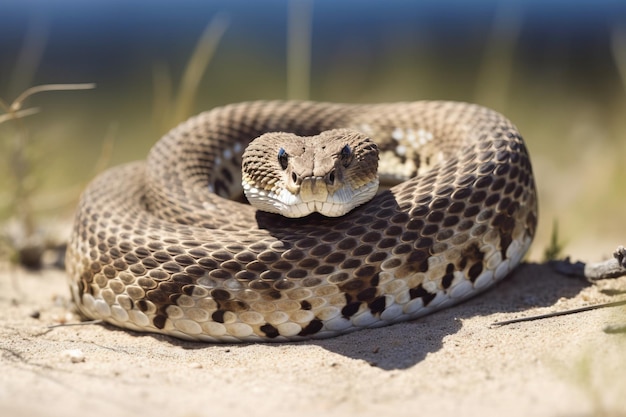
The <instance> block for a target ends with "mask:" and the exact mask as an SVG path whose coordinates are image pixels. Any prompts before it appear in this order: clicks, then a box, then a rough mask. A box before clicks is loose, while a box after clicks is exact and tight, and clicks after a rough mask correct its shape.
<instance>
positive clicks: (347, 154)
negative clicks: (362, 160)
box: [339, 145, 352, 168]
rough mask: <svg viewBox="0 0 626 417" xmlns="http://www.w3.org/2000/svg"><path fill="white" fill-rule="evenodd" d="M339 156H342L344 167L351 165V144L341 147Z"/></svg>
mask: <svg viewBox="0 0 626 417" xmlns="http://www.w3.org/2000/svg"><path fill="white" fill-rule="evenodd" d="M339 158H341V163H342V164H343V166H344V167H346V168H347V167H348V165H350V161H351V160H352V149H350V146H349V145H346V146H344V147H343V148H341V152H340V153H339Z"/></svg>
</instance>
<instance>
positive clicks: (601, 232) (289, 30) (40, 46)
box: [0, 0, 626, 261]
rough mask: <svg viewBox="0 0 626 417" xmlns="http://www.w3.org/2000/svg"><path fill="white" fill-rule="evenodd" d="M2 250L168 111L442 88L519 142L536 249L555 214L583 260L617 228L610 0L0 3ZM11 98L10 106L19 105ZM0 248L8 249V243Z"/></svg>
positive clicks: (625, 111)
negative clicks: (531, 173) (532, 184)
mask: <svg viewBox="0 0 626 417" xmlns="http://www.w3.org/2000/svg"><path fill="white" fill-rule="evenodd" d="M47 83H54V84H57V83H95V84H96V88H95V89H90V90H78V91H51V92H41V93H37V94H34V95H32V96H30V97H28V98H26V99H25V100H24V101H23V102H22V100H21V99H20V100H19V101H20V104H21V108H22V109H27V108H32V107H36V108H37V109H38V110H39V111H38V113H37V114H33V115H27V114H28V112H27V113H25V114H24V115H23V117H21V118H19V120H11V119H9V118H7V117H6V116H5V117H4V119H0V121H2V123H0V225H1V226H2V229H1V230H2V235H3V239H4V242H5V244H4V245H5V247H8V248H10V247H12V246H15V245H17V246H19V245H23V244H24V242H26V241H28V239H30V238H32V236H39V238H41V236H44V237H45V238H46V239H47V238H48V237H47V236H50V235H54V236H59V235H60V236H62V237H64V236H66V235H67V230H68V228H69V221H70V220H71V216H72V212H73V210H74V207H75V204H76V201H77V198H78V195H79V193H80V191H81V189H82V188H83V187H84V186H85V185H86V183H87V182H88V181H89V180H90V179H91V178H92V177H93V176H94V175H95V174H96V173H97V172H98V171H100V170H102V169H104V168H106V167H108V166H112V165H115V164H119V163H122V162H125V161H131V160H135V159H142V158H144V157H145V156H146V154H147V152H148V150H149V148H150V147H151V146H152V144H153V143H154V142H155V141H157V140H158V138H159V136H160V135H162V134H163V133H164V132H165V131H167V130H168V129H169V128H171V127H173V126H174V125H175V124H176V123H178V122H179V121H181V120H183V119H185V118H187V117H188V116H191V115H193V114H195V113H197V112H200V111H202V110H207V109H210V108H212V107H214V106H218V105H222V104H226V103H231V102H237V101H243V100H254V99H287V98H297V99H312V100H328V101H340V102H383V101H401V100H402V101H407V100H421V99H445V100H462V101H470V102H476V103H479V104H482V105H485V106H488V107H492V108H494V109H496V110H498V111H500V112H502V113H504V114H505V115H506V116H508V117H509V118H510V119H511V120H513V122H514V123H516V124H517V126H518V127H519V129H520V130H521V132H522V134H523V135H524V137H525V138H526V140H527V142H528V147H529V149H530V152H531V156H532V162H533V167H534V170H535V175H536V178H537V185H538V188H539V204H540V223H539V230H538V235H537V238H536V241H535V243H534V244H533V247H532V250H531V253H530V259H531V260H536V261H540V260H541V259H542V258H543V255H544V251H545V249H546V248H547V247H549V246H550V239H551V236H552V234H553V231H554V227H555V224H557V225H558V242H559V243H560V244H562V246H563V253H564V254H569V255H572V256H573V257H574V258H577V259H582V260H599V259H600V258H602V257H604V256H608V255H610V253H611V252H612V251H613V249H614V248H615V247H616V246H617V244H620V243H621V244H625V243H626V220H625V217H626V216H625V215H626V164H625V162H626V2H625V1H623V0H614V1H609V0H567V1H566V0H519V1H514V0H512V1H504V0H502V1H498V0H475V1H464V0H418V1H408V0H371V1H368V0H291V1H289V0H257V1H251V0H250V1H244V0H179V1H176V2H173V1H166V0H134V1H129V0H124V1H121V0H89V1H80V0H3V1H2V2H0V99H2V103H1V104H2V108H0V117H2V115H5V114H6V113H7V112H8V107H10V106H11V103H12V102H13V101H14V100H15V99H16V98H18V97H19V95H20V93H22V92H23V91H24V90H26V89H27V88H29V87H32V86H35V85H40V84H47ZM14 109H15V106H14ZM9 252H10V250H5V251H4V253H5V254H6V253H9Z"/></svg>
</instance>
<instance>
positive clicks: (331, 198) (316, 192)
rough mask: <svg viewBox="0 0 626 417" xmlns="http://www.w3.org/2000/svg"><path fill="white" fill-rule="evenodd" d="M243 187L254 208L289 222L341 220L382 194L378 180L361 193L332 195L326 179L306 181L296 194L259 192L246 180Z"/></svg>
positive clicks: (343, 190) (339, 191)
mask: <svg viewBox="0 0 626 417" xmlns="http://www.w3.org/2000/svg"><path fill="white" fill-rule="evenodd" d="M242 185H243V189H244V194H245V196H246V198H247V199H248V201H249V202H250V204H252V205H253V206H255V207H256V208H258V209H259V210H262V211H267V212H270V213H276V214H280V215H282V216H284V217H289V218H298V217H305V216H308V215H309V214H312V213H319V214H322V215H324V216H326V217H340V216H343V215H344V214H347V213H348V212H350V211H352V210H353V209H354V208H356V207H358V206H360V205H362V204H363V203H366V202H368V201H369V200H371V199H372V198H373V197H374V196H375V195H376V193H377V191H378V185H379V181H378V178H376V179H374V180H372V181H370V182H368V183H366V184H364V185H362V186H361V187H359V188H357V189H355V188H352V187H348V186H343V187H339V188H337V189H336V190H334V191H333V192H332V193H331V192H329V191H328V187H327V184H326V182H325V181H324V179H323V178H322V179H320V178H315V179H314V178H310V179H305V180H304V181H302V183H301V184H300V187H299V192H297V193H296V194H294V193H292V192H291V191H289V190H288V189H287V188H283V189H281V190H280V191H279V192H273V191H269V192H267V191H263V190H259V189H258V188H256V187H254V186H251V185H250V184H249V183H247V182H246V181H245V180H244V181H243V183H242Z"/></svg>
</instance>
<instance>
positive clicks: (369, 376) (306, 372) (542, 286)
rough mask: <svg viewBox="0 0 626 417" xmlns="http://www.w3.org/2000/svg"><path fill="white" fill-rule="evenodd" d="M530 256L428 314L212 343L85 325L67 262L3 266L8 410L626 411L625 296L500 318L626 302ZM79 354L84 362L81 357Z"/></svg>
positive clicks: (3, 385)
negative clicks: (73, 305) (619, 331)
mask: <svg viewBox="0 0 626 417" xmlns="http://www.w3.org/2000/svg"><path fill="white" fill-rule="evenodd" d="M617 287H621V288H624V287H626V280H625V279H624V278H622V279H618V280H610V281H604V282H603V283H601V284H600V285H599V286H589V285H587V284H585V283H583V282H581V281H578V280H575V279H571V278H566V277H563V276H560V275H557V274H554V273H552V272H551V271H550V270H549V268H547V267H546V266H542V265H537V264H524V265H522V266H521V267H520V268H519V269H517V270H516V271H515V273H514V274H513V275H512V276H511V277H509V278H508V279H507V280H506V281H504V282H503V283H501V284H500V285H498V286H497V287H496V288H494V289H493V290H491V291H489V292H488V293H486V294H484V295H482V296H480V297H477V298H474V299H472V300H470V301H468V302H466V303H464V304H462V305H460V306H456V307H453V308H450V309H447V310H444V311H441V312H439V313H436V314H433V315H430V316H427V317H424V318H422V319H419V320H416V321H413V322H408V323H401V324H397V325H394V326H390V327H386V328H380V329H372V330H363V331H360V332H356V333H352V334H349V335H346V336H342V337H337V338H334V339H327V340H319V341H313V342H305V343H293V344H280V345H279V344H244V345H208V344H200V343H190V342H183V341H179V340H175V339H172V338H168V337H164V336H157V335H149V334H139V333H133V332H129V331H123V330H119V329H116V328H113V327H110V326H106V325H81V326H71V327H55V328H49V326H50V325H54V324H57V323H59V322H60V321H64V320H69V321H75V320H76V318H75V317H73V316H72V315H71V314H70V312H71V309H70V308H69V307H68V305H69V301H68V290H67V288H66V284H65V275H64V273H63V272H62V271H55V270H49V271H43V272H26V271H24V270H20V269H14V268H10V267H8V266H4V267H0V358H1V360H0V369H1V372H0V415H1V416H6V417H9V416H16V417H17V416H64V417H73V416H85V415H90V416H105V415H106V416H116V417H124V416H139V415H141V416H161V415H167V416H174V417H177V416H181V417H193V416H226V415H228V416H234V417H236V416H244V415H271V416H288V415H289V416H293V415H297V416H317V415H325V416H351V415H355V416H356V415H358V416H380V415H394V416H405V415H407V416H408V415H412V416H414V415H422V416H504V415H506V416H509V417H511V416H591V415H610V416H618V415H626V400H624V398H626V356H625V355H624V352H625V351H626V335H616V334H607V333H605V332H603V327H604V326H605V325H607V324H610V323H615V322H618V321H620V320H622V321H623V320H626V314H625V313H626V310H625V309H624V308H622V307H616V308H610V309H604V310H595V311H590V312H586V313H580V314H576V315H569V316H563V317H557V318H551V319H546V320H540V321H533V322H526V323H519V324H512V325H508V326H502V327H492V326H491V323H493V322H494V321H498V320H506V319H511V318H515V317H521V316H527V315H531V314H537V313H545V312H549V311H554V310H562V309H566V308H572V307H578V306H582V305H587V304H590V303H595V302H603V301H610V300H615V299H616V297H614V296H609V295H606V294H604V293H603V292H601V291H600V290H601V289H602V288H604V289H605V290H606V289H607V288H608V289H610V288H617ZM72 353H73V354H74V360H72V356H73V355H72Z"/></svg>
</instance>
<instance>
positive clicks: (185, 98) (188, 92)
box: [174, 14, 229, 124]
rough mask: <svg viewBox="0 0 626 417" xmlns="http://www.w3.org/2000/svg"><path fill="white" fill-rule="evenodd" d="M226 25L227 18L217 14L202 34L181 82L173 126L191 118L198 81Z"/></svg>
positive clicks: (227, 22)
mask: <svg viewBox="0 0 626 417" xmlns="http://www.w3.org/2000/svg"><path fill="white" fill-rule="evenodd" d="M228 24H229V19H228V17H227V16H226V15H224V14H218V15H217V16H215V17H214V18H213V20H211V22H210V23H209V25H208V26H207V28H206V29H205V30H204V32H203V33H202V36H201V37H200V40H199V41H198V43H197V45H196V48H195V50H194V52H193V54H192V56H191V59H190V60H189V63H188V64H187V67H186V68H185V73H184V74H183V78H182V80H181V85H180V89H179V91H178V97H177V100H176V109H175V112H174V114H175V120H174V124H176V123H179V122H182V121H183V120H185V119H187V118H188V117H189V116H191V111H192V109H193V104H194V101H195V97H196V92H197V90H198V85H199V84H200V80H201V79H202V76H203V74H204V72H205V71H206V68H207V66H208V65H209V62H210V61H211V58H212V57H213V54H214V53H215V50H216V49H217V45H218V44H219V42H220V39H221V38H222V35H223V34H224V32H225V31H226V29H227V28H228Z"/></svg>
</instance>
